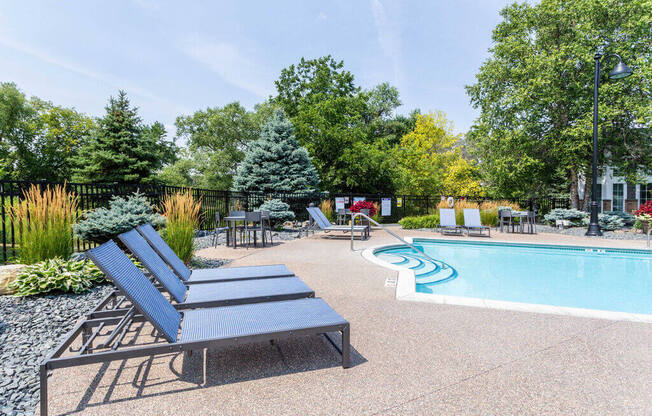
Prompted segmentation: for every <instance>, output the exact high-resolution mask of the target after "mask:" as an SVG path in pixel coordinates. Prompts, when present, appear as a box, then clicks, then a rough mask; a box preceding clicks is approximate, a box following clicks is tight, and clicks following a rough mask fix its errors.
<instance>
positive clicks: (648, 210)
mask: <svg viewBox="0 0 652 416" xmlns="http://www.w3.org/2000/svg"><path fill="white" fill-rule="evenodd" d="M641 214H647V215H652V201H647V203H645V204H643V205H641V207H640V208H639V209H638V210H637V211H636V212H635V213H634V215H641Z"/></svg>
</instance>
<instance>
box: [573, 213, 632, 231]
mask: <svg viewBox="0 0 652 416" xmlns="http://www.w3.org/2000/svg"><path fill="white" fill-rule="evenodd" d="M589 222H590V218H589V217H586V218H584V219H583V220H582V224H583V225H585V226H586V225H589ZM598 224H600V228H602V229H603V230H605V231H614V230H620V229H621V228H623V227H624V226H625V221H624V220H623V219H622V218H621V217H620V216H619V215H609V214H598Z"/></svg>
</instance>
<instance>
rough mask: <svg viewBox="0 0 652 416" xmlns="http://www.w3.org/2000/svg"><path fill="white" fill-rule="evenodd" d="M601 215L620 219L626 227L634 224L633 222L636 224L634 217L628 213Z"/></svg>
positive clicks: (612, 212)
mask: <svg viewBox="0 0 652 416" xmlns="http://www.w3.org/2000/svg"><path fill="white" fill-rule="evenodd" d="M603 214H605V215H615V216H617V217H619V218H620V219H622V220H623V222H624V223H625V224H626V225H632V224H634V222H636V217H635V216H633V215H632V214H630V213H629V212H625V211H605V212H603Z"/></svg>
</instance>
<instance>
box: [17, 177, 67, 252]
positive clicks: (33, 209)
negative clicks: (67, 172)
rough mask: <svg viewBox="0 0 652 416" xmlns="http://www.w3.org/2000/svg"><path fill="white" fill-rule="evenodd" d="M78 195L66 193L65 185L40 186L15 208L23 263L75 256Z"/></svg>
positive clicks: (24, 194)
mask: <svg viewBox="0 0 652 416" xmlns="http://www.w3.org/2000/svg"><path fill="white" fill-rule="evenodd" d="M78 205H79V200H78V198H77V195H75V194H72V193H69V192H66V190H65V185H56V186H54V187H53V188H51V187H50V186H47V187H46V188H45V189H44V190H41V189H40V188H39V187H37V186H36V185H32V186H30V188H29V189H28V190H27V191H24V192H23V199H21V201H20V202H19V203H18V204H16V205H15V206H14V207H12V209H11V215H12V219H13V221H14V224H16V225H17V228H18V230H17V231H18V244H19V246H20V248H19V260H20V262H21V263H24V264H34V263H37V262H40V261H43V260H47V259H52V258H55V257H60V258H63V259H68V258H69V257H70V255H71V254H72V250H73V246H72V240H73V238H72V237H73V236H72V225H73V223H74V221H75V219H76V218H77V207H78Z"/></svg>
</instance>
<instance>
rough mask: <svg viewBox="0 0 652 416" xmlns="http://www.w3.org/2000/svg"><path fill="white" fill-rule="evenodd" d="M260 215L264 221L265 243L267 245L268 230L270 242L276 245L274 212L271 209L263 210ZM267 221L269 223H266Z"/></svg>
mask: <svg viewBox="0 0 652 416" xmlns="http://www.w3.org/2000/svg"><path fill="white" fill-rule="evenodd" d="M260 216H261V219H262V223H263V245H265V238H266V237H265V235H266V231H269V242H270V243H271V244H272V245H274V236H273V235H272V213H271V212H270V211H265V210H261V211H260ZM265 223H267V225H265Z"/></svg>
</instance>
